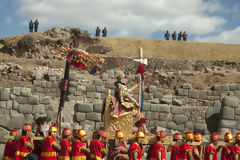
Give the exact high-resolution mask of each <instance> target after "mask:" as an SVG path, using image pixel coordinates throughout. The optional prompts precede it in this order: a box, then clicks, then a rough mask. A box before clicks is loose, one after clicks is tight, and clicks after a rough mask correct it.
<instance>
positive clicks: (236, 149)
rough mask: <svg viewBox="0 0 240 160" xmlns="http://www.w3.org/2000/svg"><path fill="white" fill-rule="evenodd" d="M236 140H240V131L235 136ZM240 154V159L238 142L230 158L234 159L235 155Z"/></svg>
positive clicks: (230, 159) (239, 158)
mask: <svg viewBox="0 0 240 160" xmlns="http://www.w3.org/2000/svg"><path fill="white" fill-rule="evenodd" d="M235 141H236V142H239V141H240V132H239V133H237V135H236V136H235ZM235 154H238V160H240V148H239V145H238V144H235V145H234V146H233V147H232V149H231V152H230V156H229V160H234V155H235Z"/></svg>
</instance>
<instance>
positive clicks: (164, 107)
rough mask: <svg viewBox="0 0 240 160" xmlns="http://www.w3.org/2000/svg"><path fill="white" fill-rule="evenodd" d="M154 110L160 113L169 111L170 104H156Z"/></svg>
mask: <svg viewBox="0 0 240 160" xmlns="http://www.w3.org/2000/svg"><path fill="white" fill-rule="evenodd" d="M156 106H157V107H156V111H157V112H162V113H170V105H167V104H156Z"/></svg>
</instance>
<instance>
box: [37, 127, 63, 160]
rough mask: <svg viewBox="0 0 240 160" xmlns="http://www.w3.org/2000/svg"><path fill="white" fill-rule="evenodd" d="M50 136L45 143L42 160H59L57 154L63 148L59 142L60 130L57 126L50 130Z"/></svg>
mask: <svg viewBox="0 0 240 160" xmlns="http://www.w3.org/2000/svg"><path fill="white" fill-rule="evenodd" d="M48 132H49V135H48V137H47V138H46V139H45V140H44V142H43V147H42V153H41V157H40V160H57V152H59V151H61V146H60V144H59V143H58V141H57V133H58V129H57V128H56V127H55V126H51V127H50V128H49V131H48Z"/></svg>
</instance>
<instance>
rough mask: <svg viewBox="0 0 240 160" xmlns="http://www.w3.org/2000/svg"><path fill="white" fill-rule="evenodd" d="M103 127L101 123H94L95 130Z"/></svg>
mask: <svg viewBox="0 0 240 160" xmlns="http://www.w3.org/2000/svg"><path fill="white" fill-rule="evenodd" d="M103 126H104V124H103V122H96V124H95V129H96V130H98V129H100V128H101V127H103Z"/></svg>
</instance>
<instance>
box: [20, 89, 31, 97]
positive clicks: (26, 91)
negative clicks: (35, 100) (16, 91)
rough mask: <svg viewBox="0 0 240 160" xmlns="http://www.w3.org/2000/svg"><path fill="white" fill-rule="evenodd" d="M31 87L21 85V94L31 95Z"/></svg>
mask: <svg viewBox="0 0 240 160" xmlns="http://www.w3.org/2000/svg"><path fill="white" fill-rule="evenodd" d="M31 91H32V90H31V88H26V87H23V88H22V91H21V96H24V97H29V96H30V95H31Z"/></svg>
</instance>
